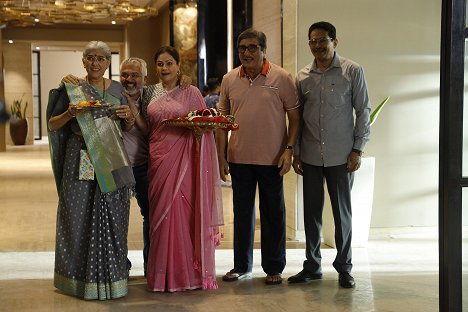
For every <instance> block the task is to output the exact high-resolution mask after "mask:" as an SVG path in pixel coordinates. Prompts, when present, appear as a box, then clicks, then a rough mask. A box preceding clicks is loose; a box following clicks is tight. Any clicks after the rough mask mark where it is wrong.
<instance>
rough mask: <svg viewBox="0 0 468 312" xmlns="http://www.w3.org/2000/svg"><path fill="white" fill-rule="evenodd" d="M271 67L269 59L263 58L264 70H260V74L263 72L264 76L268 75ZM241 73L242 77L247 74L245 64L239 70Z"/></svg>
mask: <svg viewBox="0 0 468 312" xmlns="http://www.w3.org/2000/svg"><path fill="white" fill-rule="evenodd" d="M270 68H271V64H270V62H269V61H268V60H267V59H264V60H263V67H262V71H261V72H260V74H262V75H263V76H265V77H266V75H267V74H268V73H269V72H270ZM239 75H240V76H241V77H245V76H247V74H246V73H245V70H244V66H241V68H240V70H239Z"/></svg>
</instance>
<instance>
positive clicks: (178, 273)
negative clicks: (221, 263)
mask: <svg viewBox="0 0 468 312" xmlns="http://www.w3.org/2000/svg"><path fill="white" fill-rule="evenodd" d="M204 105H205V104H204V102H203V98H202V97H201V94H199V91H198V90H196V89H195V88H194V87H190V88H188V89H187V90H181V89H178V88H177V89H175V90H173V91H171V92H169V93H168V96H163V97H161V98H159V99H157V100H153V101H152V102H151V103H150V105H149V106H148V119H149V121H150V126H151V133H150V138H149V141H150V161H149V168H148V178H149V181H150V186H149V190H148V195H149V200H150V235H151V246H150V252H149V256H148V269H147V281H148V289H149V290H151V291H169V292H174V291H182V290H189V289H196V288H202V289H210V288H211V289H214V288H217V287H218V285H217V282H216V268H215V247H216V246H217V245H218V244H219V239H218V235H219V228H218V227H219V226H220V225H221V224H222V223H223V215H222V207H221V188H220V182H219V181H220V179H219V171H218V162H217V154H216V149H215V144H214V136H213V134H212V133H205V134H204V135H202V137H201V139H200V141H198V140H197V138H196V137H195V135H194V134H193V132H192V131H191V130H189V129H186V128H178V127H170V126H163V125H162V124H161V123H160V122H161V121H162V120H163V119H166V118H173V117H177V116H183V115H186V114H187V113H188V112H189V111H191V110H196V109H199V108H203V107H204Z"/></svg>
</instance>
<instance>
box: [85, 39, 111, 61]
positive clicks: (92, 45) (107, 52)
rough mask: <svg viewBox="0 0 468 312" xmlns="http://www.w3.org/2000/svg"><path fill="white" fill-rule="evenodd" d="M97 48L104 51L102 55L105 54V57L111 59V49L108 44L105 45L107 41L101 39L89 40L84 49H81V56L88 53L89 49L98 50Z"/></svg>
mask: <svg viewBox="0 0 468 312" xmlns="http://www.w3.org/2000/svg"><path fill="white" fill-rule="evenodd" d="M98 49H101V50H102V51H104V55H105V56H106V59H108V60H110V59H111V55H112V53H111V50H110V48H109V46H108V45H107V43H105V42H103V41H90V42H89V43H88V44H87V45H86V47H85V49H84V50H83V57H86V56H87V55H88V53H89V51H91V50H98Z"/></svg>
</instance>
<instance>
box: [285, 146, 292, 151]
mask: <svg viewBox="0 0 468 312" xmlns="http://www.w3.org/2000/svg"><path fill="white" fill-rule="evenodd" d="M285 149H290V150H292V149H293V147H292V145H286V147H285Z"/></svg>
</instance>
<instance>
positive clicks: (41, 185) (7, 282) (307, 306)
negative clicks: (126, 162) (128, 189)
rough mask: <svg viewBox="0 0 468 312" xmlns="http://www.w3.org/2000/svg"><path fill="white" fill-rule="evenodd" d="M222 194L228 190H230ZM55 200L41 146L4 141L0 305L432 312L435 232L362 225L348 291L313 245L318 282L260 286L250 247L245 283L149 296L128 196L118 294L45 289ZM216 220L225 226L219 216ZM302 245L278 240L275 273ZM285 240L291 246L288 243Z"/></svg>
mask: <svg viewBox="0 0 468 312" xmlns="http://www.w3.org/2000/svg"><path fill="white" fill-rule="evenodd" d="M223 190H224V192H225V194H227V196H228V193H229V192H230V190H229V189H228V188H223ZM56 206H57V195H56V193H55V185H54V182H53V179H52V174H51V169H50V161H49V158H48V150H47V145H46V144H42V145H41V144H37V145H35V146H32V147H31V146H29V147H12V146H9V147H8V149H7V152H6V153H0V207H1V212H2V218H0V264H1V270H0V310H1V311H236V312H241V311H249V312H251V311H269V312H272V311H424V312H426V311H438V253H437V251H438V246H437V231H436V229H424V231H422V230H421V229H419V230H418V231H417V232H415V231H414V230H411V231H409V230H408V231H402V230H401V229H391V230H389V229H386V230H383V231H376V230H375V231H372V234H373V235H372V239H371V240H370V241H369V244H368V246H367V247H366V248H355V249H353V263H354V269H353V275H354V277H355V279H356V282H357V287H356V288H355V289H340V288H339V287H338V283H337V274H336V272H335V271H334V269H333V267H332V265H331V263H332V262H333V258H334V255H335V250H334V249H323V250H322V253H323V270H324V279H323V280H321V281H314V282H310V283H309V284H305V285H288V284H287V283H286V282H284V283H283V284H282V285H279V286H266V285H265V284H264V273H263V272H262V270H261V267H260V253H259V250H257V249H256V250H255V254H254V261H255V266H254V272H253V273H254V274H253V279H251V280H244V281H241V282H237V283H225V282H222V281H221V279H220V278H219V281H218V282H219V285H220V287H219V289H218V290H210V291H199V290H197V291H188V292H183V293H176V294H158V293H156V294H155V293H149V292H147V291H146V281H145V279H144V278H143V276H142V275H143V274H142V273H143V270H142V256H141V251H140V249H141V246H142V243H141V220H140V219H141V217H140V216H139V212H138V207H137V206H136V204H135V203H134V202H133V203H132V210H131V211H132V213H131V221H130V229H129V248H130V249H131V251H130V253H129V258H130V259H131V260H132V262H133V268H132V272H131V278H130V281H129V294H128V296H127V297H125V298H123V299H119V300H113V301H106V302H90V301H83V300H79V299H76V298H74V297H70V296H67V295H64V294H62V293H61V292H59V291H57V290H56V289H55V288H54V287H53V285H52V275H53V262H54V255H53V250H54V239H55V213H56ZM226 218H227V219H228V220H227V223H229V215H227V216H226ZM226 231H230V228H229V224H228V225H227V226H226ZM388 233H393V234H392V235H389V234H388ZM225 245H229V243H227V244H225ZM302 245H303V244H302V243H300V242H299V243H298V242H289V243H288V248H290V249H288V251H287V261H288V263H287V266H286V269H285V271H284V272H283V276H284V277H285V278H287V277H289V276H291V275H293V274H295V273H297V272H298V271H300V270H301V265H302V261H303V258H304V251H303V249H302ZM295 246H296V247H299V249H291V248H293V247H295ZM216 261H217V272H218V276H219V277H220V276H221V275H222V274H224V273H225V272H226V271H228V270H229V269H231V265H232V250H231V249H229V248H226V249H219V250H217V253H216ZM465 306H468V305H465Z"/></svg>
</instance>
